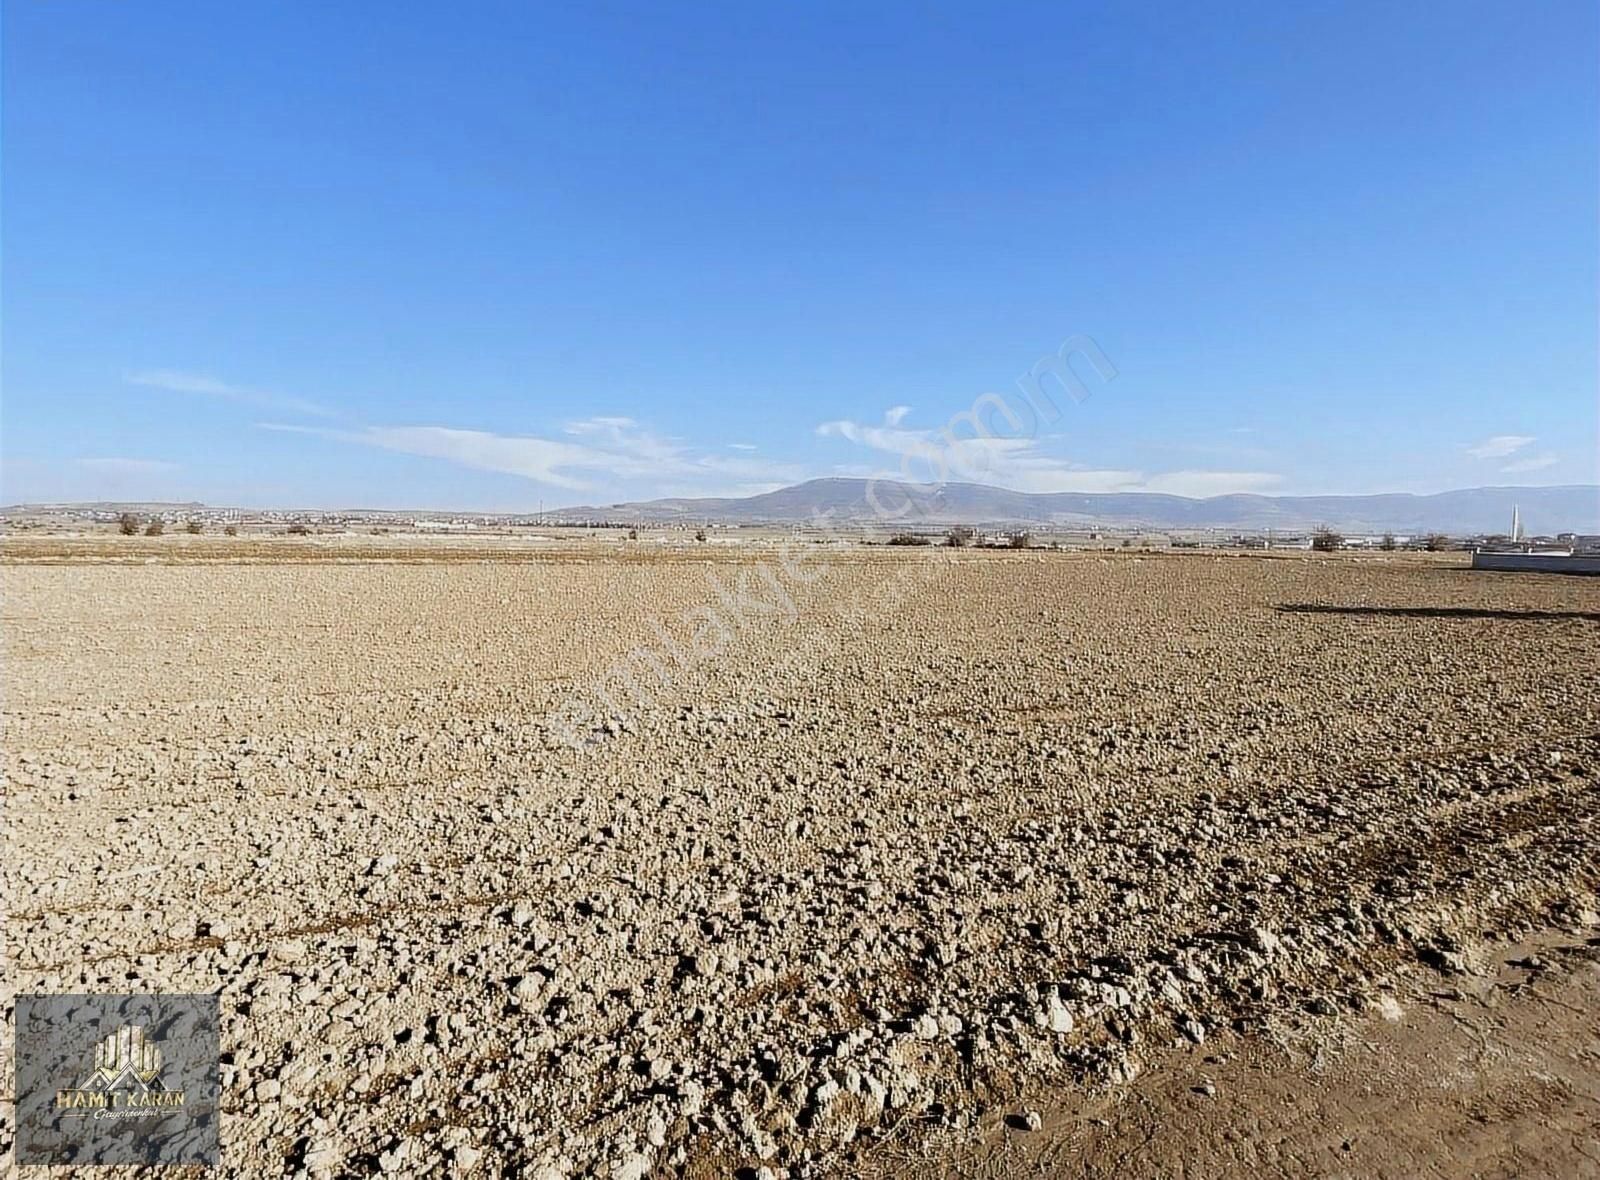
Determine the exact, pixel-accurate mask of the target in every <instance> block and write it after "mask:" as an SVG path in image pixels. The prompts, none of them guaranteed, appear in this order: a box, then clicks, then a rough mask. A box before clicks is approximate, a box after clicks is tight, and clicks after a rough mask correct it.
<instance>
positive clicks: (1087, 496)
mask: <svg viewBox="0 0 1600 1180" xmlns="http://www.w3.org/2000/svg"><path fill="white" fill-rule="evenodd" d="M869 486H870V487H871V489H872V493H871V494H872V499H871V500H869V498H868V489H869ZM875 505H876V506H875ZM1513 508H1518V509H1520V511H1521V513H1522V523H1523V528H1524V530H1525V531H1526V532H1527V533H1528V534H1529V535H1553V534H1555V533H1558V532H1578V533H1600V486H1595V485H1573V486H1567V487H1546V488H1528V487H1522V488H1466V489H1463V490H1461V491H1455V492H1438V493H1436V494H1434V495H1428V496H1416V495H1411V494H1408V493H1392V494H1384V495H1377V496H1256V495H1236V496H1211V497H1208V498H1206V499H1203V500H1197V499H1191V498H1189V497H1187V496H1166V495H1159V494H1155V493H1151V492H1046V493H1029V492H1013V491H1008V490H1007V489H1005V488H993V487H987V486H985V485H983V484H973V483H946V484H938V485H927V484H907V483H897V482H894V481H891V480H878V481H875V482H874V481H870V480H865V479H813V480H809V481H807V482H806V483H801V484H796V485H795V486H793V487H788V488H780V489H779V490H777V491H775V492H766V493H764V494H762V495H759V496H746V497H743V498H741V499H679V500H645V501H642V502H639V503H629V504H613V505H610V506H609V507H604V508H599V507H596V508H567V509H562V510H560V511H558V512H552V513H547V514H546V516H547V518H548V519H550V520H554V521H584V520H602V519H603V520H628V521H638V522H639V523H668V522H673V521H677V522H695V521H705V522H708V523H712V522H718V523H729V524H806V523H809V522H811V521H813V520H815V519H816V518H817V517H819V516H822V515H825V514H829V513H831V519H832V520H835V521H850V522H874V521H881V522H884V523H887V524H914V523H918V522H921V523H926V524H929V525H950V524H968V525H1032V526H1036V527H1038V526H1055V527H1057V528H1081V527H1085V526H1094V525H1105V526H1109V527H1117V528H1132V527H1145V528H1152V529H1213V528H1214V529H1240V530H1249V531H1255V530H1262V529H1268V528H1272V529H1285V530H1304V529H1312V528H1316V527H1318V526H1321V525H1327V526H1329V527H1331V528H1336V529H1343V530H1346V531H1356V532H1385V531H1392V532H1396V533H1421V532H1433V531H1437V532H1446V533H1456V534H1474V533H1506V532H1509V531H1510V529H1511V513H1512V509H1513Z"/></svg>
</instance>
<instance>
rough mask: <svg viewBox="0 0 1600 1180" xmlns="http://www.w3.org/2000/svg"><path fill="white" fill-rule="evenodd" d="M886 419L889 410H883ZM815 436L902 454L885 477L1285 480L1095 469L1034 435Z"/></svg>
mask: <svg viewBox="0 0 1600 1180" xmlns="http://www.w3.org/2000/svg"><path fill="white" fill-rule="evenodd" d="M886 417H887V415H886ZM817 433H818V434H819V435H821V436H822V437H824V438H842V439H845V440H846V441H848V442H852V443H855V444H856V445H858V446H863V447H867V448H868V449H870V450H874V451H879V452H882V453H884V454H889V455H897V456H899V457H900V459H901V467H900V470H898V471H896V472H893V473H892V474H891V475H889V477H888V478H894V479H907V480H910V481H911V482H914V483H940V482H943V481H945V480H959V481H962V482H968V483H983V484H992V485H994V486H997V487H1004V488H1010V489H1012V490H1013V491H1018V492H1167V493H1170V494H1172V495H1183V496H1219V495H1225V494H1227V493H1230V492H1250V491H1258V490H1260V489H1262V488H1265V487H1270V486H1272V485H1274V484H1276V483H1278V482H1279V480H1280V477H1279V476H1277V475H1274V474H1271V473H1269V472H1257V471H1173V472H1167V473H1165V474H1158V475H1147V474H1146V473H1144V472H1142V471H1134V470H1127V469H1120V468H1093V467H1087V466H1085V465H1083V464H1080V463H1074V462H1072V461H1071V460H1069V459H1064V458H1061V457H1058V456H1055V455H1050V454H1046V453H1045V452H1044V451H1042V450H1041V449H1040V446H1039V443H1038V441H1037V440H1036V439H1031V438H985V437H977V438H968V437H962V436H957V435H953V433H952V434H946V433H945V432H935V431H931V430H908V429H904V428H900V427H896V426H892V425H888V426H867V425H864V424H862V423H859V422H852V421H850V420H848V419H838V420H835V421H831V422H823V423H822V424H821V425H819V426H818V427H817Z"/></svg>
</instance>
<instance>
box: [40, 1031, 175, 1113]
mask: <svg viewBox="0 0 1600 1180" xmlns="http://www.w3.org/2000/svg"><path fill="white" fill-rule="evenodd" d="M183 1098H184V1094H183V1091H182V1090H169V1089H167V1088H166V1087H165V1086H163V1085H162V1084H161V1050H160V1049H158V1048H157V1047H156V1046H155V1044H154V1043H153V1042H151V1041H149V1040H147V1039H146V1037H145V1032H144V1029H143V1028H141V1027H140V1026H139V1025H137V1024H134V1025H127V1026H124V1027H123V1028H119V1029H118V1030H117V1031H116V1032H114V1033H112V1034H111V1035H110V1036H109V1037H107V1038H106V1039H105V1040H103V1041H101V1042H100V1043H99V1044H98V1045H96V1046H95V1047H94V1072H93V1073H91V1074H90V1075H89V1076H88V1078H87V1079H85V1080H84V1081H83V1082H82V1083H81V1084H80V1085H77V1086H73V1087H70V1088H68V1089H64V1090H58V1091H57V1092H56V1108H57V1109H58V1110H83V1111H93V1112H95V1117H96V1118H100V1117H104V1113H103V1112H109V1111H124V1112H128V1113H129V1114H133V1113H136V1112H138V1111H143V1110H150V1111H155V1110H157V1109H161V1110H166V1109H170V1108H171V1107H174V1106H182V1105H183Z"/></svg>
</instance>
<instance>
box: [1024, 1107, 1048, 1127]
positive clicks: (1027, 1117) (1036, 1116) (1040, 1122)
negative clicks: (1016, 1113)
mask: <svg viewBox="0 0 1600 1180" xmlns="http://www.w3.org/2000/svg"><path fill="white" fill-rule="evenodd" d="M1042 1126H1044V1116H1043V1115H1042V1114H1040V1113H1039V1112H1038V1111H1036V1110H1025V1111H1023V1112H1022V1129H1023V1130H1024V1131H1037V1130H1038V1129H1039V1128H1040V1127H1042Z"/></svg>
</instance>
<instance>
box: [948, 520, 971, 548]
mask: <svg viewBox="0 0 1600 1180" xmlns="http://www.w3.org/2000/svg"><path fill="white" fill-rule="evenodd" d="M975 536H977V533H975V532H974V531H973V530H972V529H970V528H968V527H967V526H966V525H964V524H958V525H956V526H955V527H954V528H953V529H951V530H950V531H949V532H948V533H946V534H945V535H944V543H945V544H946V545H947V546H949V547H950V548H951V549H965V548H966V547H967V546H968V545H970V544H972V538H973V537H975Z"/></svg>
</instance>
